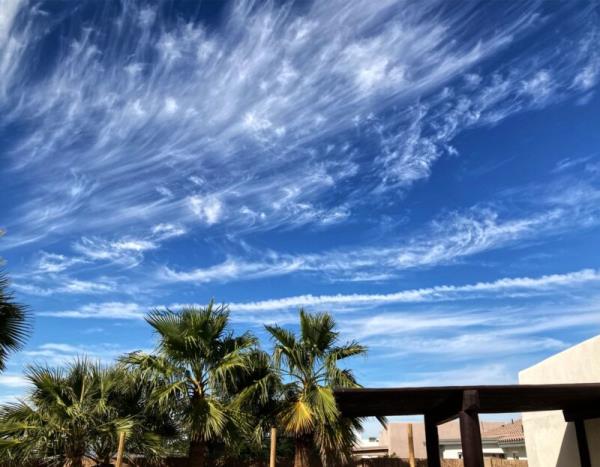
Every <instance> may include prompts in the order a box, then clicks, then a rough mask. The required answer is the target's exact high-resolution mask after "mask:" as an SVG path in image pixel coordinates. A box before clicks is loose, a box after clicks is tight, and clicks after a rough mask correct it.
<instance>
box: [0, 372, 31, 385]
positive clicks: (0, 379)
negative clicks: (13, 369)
mask: <svg viewBox="0 0 600 467" xmlns="http://www.w3.org/2000/svg"><path fill="white" fill-rule="evenodd" d="M24 386H27V380H26V379H25V378H24V377H23V375H20V374H7V373H3V374H1V375H0V388H7V387H8V388H21V387H24Z"/></svg>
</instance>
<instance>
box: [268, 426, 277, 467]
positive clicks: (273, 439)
mask: <svg viewBox="0 0 600 467" xmlns="http://www.w3.org/2000/svg"><path fill="white" fill-rule="evenodd" d="M276 457H277V428H275V427H272V428H271V456H270V459H269V467H275V459H276Z"/></svg>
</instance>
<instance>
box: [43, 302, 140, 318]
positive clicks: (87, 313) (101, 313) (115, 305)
mask: <svg viewBox="0 0 600 467" xmlns="http://www.w3.org/2000/svg"><path fill="white" fill-rule="evenodd" d="M149 309H150V308H148V307H143V306H141V305H139V304H137V303H131V302H125V303H123V302H102V303H89V304H87V305H83V306H81V307H78V308H75V309H73V310H62V311H40V312H38V313H37V314H38V315H39V316H53V317H55V318H98V319H128V320H129V319H134V320H136V319H142V318H143V317H144V316H145V315H146V313H147V312H148V311H149Z"/></svg>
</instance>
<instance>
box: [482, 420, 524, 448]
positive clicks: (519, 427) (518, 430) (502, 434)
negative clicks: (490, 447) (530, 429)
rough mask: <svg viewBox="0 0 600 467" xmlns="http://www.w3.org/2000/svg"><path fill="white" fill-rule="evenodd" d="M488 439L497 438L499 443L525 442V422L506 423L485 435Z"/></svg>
mask: <svg viewBox="0 0 600 467" xmlns="http://www.w3.org/2000/svg"><path fill="white" fill-rule="evenodd" d="M484 436H485V437H486V438H487V437H490V438H496V439H497V440H498V442H499V443H514V442H519V441H523V440H524V439H525V435H524V433H523V422H522V421H521V420H515V421H514V422H512V423H506V424H504V425H502V426H500V427H498V428H496V429H494V430H491V431H489V432H488V433H486V434H485V435H484Z"/></svg>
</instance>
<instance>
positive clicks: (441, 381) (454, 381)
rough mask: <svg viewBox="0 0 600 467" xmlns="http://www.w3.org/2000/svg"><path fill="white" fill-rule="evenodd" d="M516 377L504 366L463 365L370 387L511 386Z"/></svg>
mask: <svg viewBox="0 0 600 467" xmlns="http://www.w3.org/2000/svg"><path fill="white" fill-rule="evenodd" d="M516 380H517V378H516V375H515V373H514V371H512V369H511V368H509V367H508V366H507V365H505V364H501V363H492V364H483V365H465V366H463V367H459V368H453V369H450V370H439V371H424V372H412V373H405V378H404V379H402V380H399V379H395V380H393V379H391V378H390V379H387V380H379V381H374V382H373V383H372V387H423V386H448V385H450V386H451V385H465V384H513V383H516Z"/></svg>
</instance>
